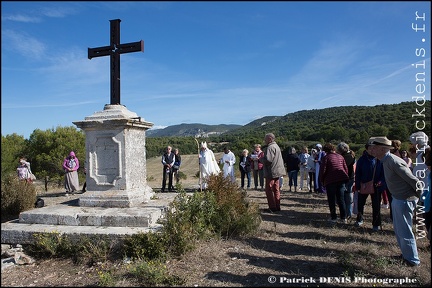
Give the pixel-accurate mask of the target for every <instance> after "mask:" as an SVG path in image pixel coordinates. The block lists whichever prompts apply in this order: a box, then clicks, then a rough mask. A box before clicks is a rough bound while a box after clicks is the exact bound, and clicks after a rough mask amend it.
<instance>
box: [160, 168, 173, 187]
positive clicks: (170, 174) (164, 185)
mask: <svg viewBox="0 0 432 288" xmlns="http://www.w3.org/2000/svg"><path fill="white" fill-rule="evenodd" d="M162 173H163V175H162V192H165V187H166V180H167V176H168V190H169V191H171V190H172V187H173V169H169V171H168V172H167V169H166V167H164V168H163V170H162Z"/></svg>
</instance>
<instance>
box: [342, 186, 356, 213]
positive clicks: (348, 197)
mask: <svg viewBox="0 0 432 288" xmlns="http://www.w3.org/2000/svg"><path fill="white" fill-rule="evenodd" d="M353 186H354V179H350V180H349V181H348V183H347V184H346V191H345V194H344V199H345V213H346V215H345V216H346V218H348V217H351V216H352V214H353V203H354V201H353V200H354V197H353V196H354V193H353V192H352V187H353Z"/></svg>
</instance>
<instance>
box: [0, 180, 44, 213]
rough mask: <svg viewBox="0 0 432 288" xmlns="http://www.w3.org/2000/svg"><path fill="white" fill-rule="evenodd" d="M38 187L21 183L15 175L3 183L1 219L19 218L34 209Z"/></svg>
mask: <svg viewBox="0 0 432 288" xmlns="http://www.w3.org/2000/svg"><path fill="white" fill-rule="evenodd" d="M35 202H36V187H35V186H34V185H33V184H32V183H28V182H26V181H20V180H19V179H18V176H16V175H15V174H14V173H11V174H8V175H7V176H6V177H5V178H4V179H2V181H1V217H2V219H4V218H9V217H11V216H14V217H15V216H16V217H17V216H18V215H19V214H20V213H21V212H23V211H27V210H30V209H34V206H35Z"/></svg>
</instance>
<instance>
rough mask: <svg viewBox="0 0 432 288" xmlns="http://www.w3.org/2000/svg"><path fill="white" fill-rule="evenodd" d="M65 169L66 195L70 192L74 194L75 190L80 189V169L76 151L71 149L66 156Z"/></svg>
mask: <svg viewBox="0 0 432 288" xmlns="http://www.w3.org/2000/svg"><path fill="white" fill-rule="evenodd" d="M63 169H64V171H65V182H64V185H65V189H66V196H68V195H69V193H71V194H73V193H75V191H78V190H79V187H80V185H79V179H78V172H77V171H78V169H79V161H78V158H77V157H76V156H75V152H74V151H71V152H70V153H69V156H68V157H66V158H65V159H64V161H63Z"/></svg>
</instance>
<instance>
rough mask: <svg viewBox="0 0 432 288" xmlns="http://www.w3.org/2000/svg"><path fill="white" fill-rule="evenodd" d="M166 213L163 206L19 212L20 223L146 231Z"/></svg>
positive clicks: (62, 208) (67, 207)
mask: <svg viewBox="0 0 432 288" xmlns="http://www.w3.org/2000/svg"><path fill="white" fill-rule="evenodd" d="M166 209H167V207H166V206H164V205H152V206H151V205H147V206H140V207H132V208H102V207H81V206H66V207H65V206H64V205H62V204H58V205H53V206H47V207H43V208H40V209H33V210H29V211H25V212H22V213H21V214H20V215H19V223H23V224H47V225H66V226H109V227H149V226H151V225H153V224H156V222H157V220H158V219H159V218H160V217H162V215H163V214H164V213H165V212H166V211H165V210H166Z"/></svg>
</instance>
